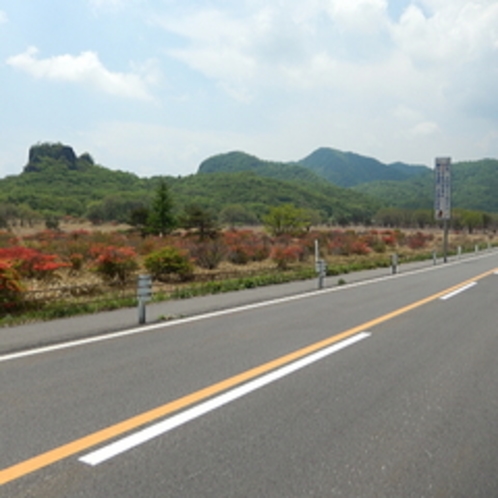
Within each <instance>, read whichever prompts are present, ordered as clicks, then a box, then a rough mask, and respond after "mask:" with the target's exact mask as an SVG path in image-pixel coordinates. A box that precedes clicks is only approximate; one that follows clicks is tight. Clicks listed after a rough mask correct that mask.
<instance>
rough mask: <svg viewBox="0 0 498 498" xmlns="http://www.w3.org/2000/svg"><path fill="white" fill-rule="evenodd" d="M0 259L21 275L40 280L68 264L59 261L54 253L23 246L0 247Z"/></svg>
mask: <svg viewBox="0 0 498 498" xmlns="http://www.w3.org/2000/svg"><path fill="white" fill-rule="evenodd" d="M0 260H4V261H5V260H6V261H9V262H10V263H11V265H12V268H14V269H15V270H16V271H17V272H18V273H19V275H20V276H21V277H26V278H36V279H40V280H41V279H46V278H50V277H52V276H53V274H54V272H55V271H56V270H58V269H59V268H64V267H67V266H68V264H67V263H63V262H62V261H60V260H59V257H58V256H57V255H56V254H44V253H42V252H40V251H38V250H36V249H33V248H31V247H24V246H13V247H5V248H2V249H0Z"/></svg>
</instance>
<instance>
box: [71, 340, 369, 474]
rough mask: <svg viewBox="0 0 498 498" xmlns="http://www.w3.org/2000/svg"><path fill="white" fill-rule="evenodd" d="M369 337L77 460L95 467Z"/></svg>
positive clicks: (322, 353) (297, 363)
mask: <svg viewBox="0 0 498 498" xmlns="http://www.w3.org/2000/svg"><path fill="white" fill-rule="evenodd" d="M370 335H371V334H370V332H361V333H360V334H357V335H355V336H353V337H350V338H348V339H345V340H344V341H341V342H338V343H337V344H334V345H333V346H330V347H328V348H325V349H322V350H321V351H318V352H316V353H313V354H311V355H309V356H306V357H305V358H302V359H300V360H298V361H295V362H294V363H291V364H289V365H286V366H285V367H282V368H279V369H277V370H275V371H273V372H270V373H269V374H266V375H263V376H262V377H259V378H257V379H255V380H253V381H251V382H248V383H247V384H244V385H242V386H240V387H237V388H235V389H232V390H231V391H228V392H226V393H223V394H221V395H220V396H216V397H215V398H213V399H210V400H209V401H206V402H204V403H201V404H199V405H197V406H194V407H193V408H190V409H188V410H185V411H184V412H182V413H179V414H178V415H175V416H173V417H170V418H168V419H166V420H163V421H162V422H159V423H157V424H154V425H152V426H150V427H147V428H146V429H143V430H141V431H139V432H136V433H134V434H131V435H130V436H127V437H125V438H122V439H120V440H118V441H115V442H114V443H111V444H109V445H107V446H104V447H103V448H100V449H98V450H96V451H93V452H92V453H88V454H87V455H85V456H82V457H81V458H79V461H80V462H83V463H86V464H88V465H91V466H96V465H99V464H100V463H102V462H105V461H106V460H109V459H111V458H114V457H116V456H118V455H120V454H122V453H124V452H126V451H128V450H130V449H132V448H135V447H137V446H139V445H141V444H143V443H146V442H147V441H150V440H151V439H153V438H156V437H158V436H161V435H163V434H165V433H167V432H169V431H171V430H173V429H176V428H177V427H180V426H181V425H184V424H186V423H187V422H190V421H192V420H194V419H196V418H199V417H201V416H202V415H205V414H207V413H209V412H211V411H213V410H216V409H217V408H220V407H222V406H223V405H226V404H228V403H230V402H232V401H235V400H236V399H239V398H241V397H242V396H245V395H246V394H249V393H251V392H253V391H256V390H257V389H260V388H261V387H264V386H266V385H268V384H270V383H272V382H275V381H277V380H279V379H281V378H283V377H285V376H287V375H289V374H291V373H293V372H296V371H297V370H300V369H301V368H304V367H306V366H308V365H311V364H312V363H315V362H317V361H319V360H321V359H323V358H325V357H327V356H330V355H331V354H333V353H337V352H338V351H340V350H341V349H344V348H346V347H348V346H352V345H353V344H355V343H357V342H359V341H362V340H363V339H366V338H367V337H370Z"/></svg>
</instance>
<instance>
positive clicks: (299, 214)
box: [263, 204, 310, 236]
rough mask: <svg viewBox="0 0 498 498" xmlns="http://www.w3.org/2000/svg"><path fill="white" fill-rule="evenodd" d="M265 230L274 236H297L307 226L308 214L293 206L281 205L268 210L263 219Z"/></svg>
mask: <svg viewBox="0 0 498 498" xmlns="http://www.w3.org/2000/svg"><path fill="white" fill-rule="evenodd" d="M263 223H264V224H265V227H266V229H267V230H268V231H269V232H270V233H271V234H272V235H274V236H279V235H283V234H292V235H294V234H298V233H301V232H303V231H304V230H305V229H306V227H307V226H308V225H309V223H310V221H309V213H308V212H307V211H306V210H305V209H300V208H297V207H295V206H294V205H293V204H282V205H281V206H276V207H273V208H271V209H270V211H269V213H268V214H267V215H266V216H264V217H263Z"/></svg>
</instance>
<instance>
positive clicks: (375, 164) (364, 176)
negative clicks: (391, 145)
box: [298, 148, 430, 187]
mask: <svg viewBox="0 0 498 498" xmlns="http://www.w3.org/2000/svg"><path fill="white" fill-rule="evenodd" d="M298 164H301V165H302V166H305V167H306V168H309V169H310V170H311V171H313V172H314V173H316V174H317V175H319V176H321V177H322V178H325V179H326V180H328V181H329V182H332V183H334V184H335V185H339V186H341V187H353V186H355V185H360V184H364V183H368V182H372V181H383V180H393V181H403V180H406V179H408V178H412V177H417V176H419V175H423V174H425V173H427V172H428V171H430V170H429V168H427V167H426V166H411V165H408V164H404V163H400V162H397V163H393V164H391V165H387V164H383V163H381V162H380V161H377V159H373V158H370V157H365V156H361V155H359V154H354V153H352V152H341V151H339V150H335V149H329V148H321V149H318V150H316V151H315V152H313V153H312V154H310V155H309V156H307V157H305V158H304V159H301V161H299V162H298Z"/></svg>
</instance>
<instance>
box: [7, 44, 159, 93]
mask: <svg viewBox="0 0 498 498" xmlns="http://www.w3.org/2000/svg"><path fill="white" fill-rule="evenodd" d="M37 55H38V49H37V48H35V47H30V48H28V49H27V50H26V51H25V52H24V53H22V54H19V55H15V56H12V57H9V58H8V59H7V64H9V65H10V66H12V67H15V68H17V69H21V70H23V71H25V72H27V73H28V74H30V75H31V76H33V77H35V78H37V79H48V80H52V81H63V82H71V83H80V84H84V85H89V86H91V87H93V88H94V89H96V90H99V91H102V92H104V93H107V94H110V95H114V96H117V97H124V98H130V99H141V100H150V99H151V98H152V97H151V95H150V93H149V89H148V85H149V84H150V83H151V82H153V81H154V80H155V75H154V71H153V70H151V69H150V68H147V69H146V71H145V72H144V73H142V72H141V71H135V72H130V73H117V72H111V71H109V70H108V69H107V68H106V67H105V66H104V65H103V64H102V63H101V62H100V60H99V57H98V55H97V54H95V53H94V52H90V51H88V52H82V53H81V54H80V55H78V56H73V55H58V56H54V57H50V58H47V59H39V58H37Z"/></svg>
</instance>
